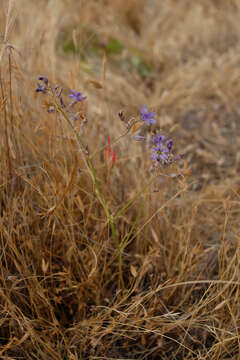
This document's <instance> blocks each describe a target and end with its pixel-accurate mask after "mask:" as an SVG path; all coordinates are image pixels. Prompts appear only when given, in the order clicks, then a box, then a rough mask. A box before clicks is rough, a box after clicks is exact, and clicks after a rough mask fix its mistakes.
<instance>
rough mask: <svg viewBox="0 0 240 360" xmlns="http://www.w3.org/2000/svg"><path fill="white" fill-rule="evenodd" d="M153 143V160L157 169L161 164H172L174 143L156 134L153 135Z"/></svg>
mask: <svg viewBox="0 0 240 360" xmlns="http://www.w3.org/2000/svg"><path fill="white" fill-rule="evenodd" d="M152 142H153V144H154V146H153V147H152V154H151V159H152V160H153V163H154V165H155V167H157V166H158V165H160V164H169V163H171V162H172V159H173V156H172V153H171V150H172V146H173V141H172V140H171V139H168V138H167V137H166V136H164V135H161V134H160V133H156V134H153V137H152Z"/></svg>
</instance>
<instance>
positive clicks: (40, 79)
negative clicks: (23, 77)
mask: <svg viewBox="0 0 240 360" xmlns="http://www.w3.org/2000/svg"><path fill="white" fill-rule="evenodd" d="M38 80H39V81H43V82H44V84H45V85H46V86H48V78H46V76H39V78H38Z"/></svg>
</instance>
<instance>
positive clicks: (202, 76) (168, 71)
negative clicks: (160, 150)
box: [0, 0, 240, 178]
mask: <svg viewBox="0 0 240 360" xmlns="http://www.w3.org/2000/svg"><path fill="white" fill-rule="evenodd" d="M7 3H8V2H7V1H2V2H1V15H0V16H1V19H0V33H1V39H4V41H5V44H6V43H9V44H11V45H12V46H13V54H14V58H15V61H16V69H15V76H16V77H18V79H19V80H20V81H18V88H19V92H20V93H21V96H22V98H23V99H24V102H25V103H26V106H32V94H31V92H32V89H34V86H35V80H36V78H37V76H38V75H39V74H44V75H45V76H47V77H49V78H50V79H51V80H52V81H53V82H54V83H57V84H60V85H61V86H64V88H68V89H70V88H74V89H78V90H81V91H84V92H85V93H86V94H87V95H88V100H89V106H88V114H89V117H90V118H93V117H94V116H95V115H96V116H97V119H98V121H100V122H101V121H102V120H103V119H104V123H103V127H105V126H106V127H109V126H111V131H112V132H116V131H119V122H118V121H117V120H116V114H117V113H118V111H120V110H122V109H125V111H127V112H128V113H129V114H130V115H132V114H135V113H136V111H137V109H138V107H139V105H140V104H144V103H145V104H147V105H148V106H150V107H151V106H152V107H153V108H154V109H155V110H156V111H157V112H158V114H159V115H160V118H161V126H163V127H164V126H165V125H167V126H168V127H169V126H172V125H176V124H177V125H178V126H179V128H181V136H180V137H179V141H180V142H181V143H182V145H183V146H184V147H187V148H186V151H185V153H186V154H187V153H188V152H191V156H193V155H192V154H193V152H194V153H195V155H194V156H195V157H194V159H192V158H191V159H190V160H191V161H192V160H194V165H193V167H196V168H197V167H201V168H202V166H204V162H207V163H208V165H209V164H210V165H211V164H213V163H216V164H217V166H214V169H210V168H211V167H212V166H210V167H206V168H205V170H206V173H205V177H207V178H209V177H212V176H214V177H215V178H217V177H219V176H220V174H219V172H220V173H223V174H224V175H226V171H227V168H229V167H231V168H237V167H239V161H240V160H239V159H240V155H239V154H240V153H239V121H237V120H238V117H239V111H240V107H239V106H240V101H239V97H240V86H239V61H240V55H239V50H240V42H239V40H240V22H239V14H240V4H239V1H237V0H229V1H224V0H223V1H221V0H200V1H197V2H193V1H189V0H182V1H180V2H179V1H176V0H165V1H164V2H160V1H158V0H151V1H147V2H146V1H142V0H129V1H127V2H124V1H121V0H116V1H114V2H113V1H107V0H99V1H92V0H88V1H84V0H82V1H81V0H79V1H71V0H43V1H41V2H34V1H31V2H30V1H28V0H21V2H20V1H14V0H13V1H10V2H9V3H10V6H9V8H8V10H7ZM7 11H8V12H9V14H8V15H9V17H8V23H7V24H6V18H7V17H6V12H7ZM6 25H7V26H6ZM3 47H4V45H3V44H2V51H3V52H2V55H3V54H4V49H3ZM104 57H105V58H104ZM3 58H4V56H3ZM6 59H7V57H5V60H6ZM6 61H7V60H6ZM103 62H104V64H105V65H104V69H105V79H104V84H103V83H102V77H103V73H102V72H103ZM92 81H93V82H92ZM94 81H97V82H100V83H101V84H102V86H103V88H101V89H99V88H98V86H97V84H96V83H94ZM30 99H31V100H30ZM90 103H91V106H90ZM187 144H188V145H187ZM233 152H234V154H235V155H234V156H232V155H231V153H233ZM200 163H201V165H199V164H200ZM218 165H219V168H218V170H217V173H216V168H217V167H218Z"/></svg>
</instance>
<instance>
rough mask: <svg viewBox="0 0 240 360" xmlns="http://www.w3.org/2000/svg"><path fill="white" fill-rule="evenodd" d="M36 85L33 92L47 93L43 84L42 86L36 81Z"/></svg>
mask: <svg viewBox="0 0 240 360" xmlns="http://www.w3.org/2000/svg"><path fill="white" fill-rule="evenodd" d="M37 85H38V87H37V89H36V90H35V92H42V93H43V94H46V93H47V89H46V88H45V86H42V85H41V84H39V83H37Z"/></svg>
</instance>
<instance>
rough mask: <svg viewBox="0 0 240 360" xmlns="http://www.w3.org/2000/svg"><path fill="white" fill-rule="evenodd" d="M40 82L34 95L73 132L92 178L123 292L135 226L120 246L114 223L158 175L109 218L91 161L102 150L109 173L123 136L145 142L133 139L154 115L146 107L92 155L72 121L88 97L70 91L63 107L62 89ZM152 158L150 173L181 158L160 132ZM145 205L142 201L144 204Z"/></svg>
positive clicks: (138, 137) (41, 79) (42, 79)
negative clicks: (125, 261)
mask: <svg viewBox="0 0 240 360" xmlns="http://www.w3.org/2000/svg"><path fill="white" fill-rule="evenodd" d="M38 80H39V82H38V83H37V85H38V87H37V89H36V90H35V91H36V92H37V93H42V94H44V96H49V97H51V103H50V104H51V106H50V107H49V108H48V112H54V111H55V112H57V113H58V114H60V116H61V118H62V119H63V120H65V121H66V122H67V123H68V125H69V127H70V128H71V130H72V132H73V133H74V135H75V138H76V143H77V146H78V148H79V151H80V153H81V155H82V158H83V160H84V163H85V165H86V168H87V170H88V172H89V174H90V176H91V178H92V181H93V184H94V187H95V191H96V195H97V197H98V200H99V201H100V203H101V204H102V206H103V208H104V211H105V214H106V217H107V220H108V222H109V224H110V227H111V233H112V236H113V239H114V242H115V245H116V249H117V252H118V263H119V276H120V282H121V285H122V287H123V288H124V287H125V285H124V280H123V274H122V253H123V250H124V249H125V247H126V246H127V245H128V244H129V242H130V237H131V235H132V233H133V231H134V229H135V226H136V222H134V224H133V225H132V227H131V230H130V231H129V233H128V235H127V236H125V238H124V239H123V240H122V241H121V242H120V240H119V238H118V236H117V232H116V222H117V220H118V218H119V217H120V216H121V215H122V214H123V213H124V212H125V211H126V210H127V209H128V208H129V207H130V206H131V205H132V204H133V203H134V202H135V201H136V200H137V199H138V198H139V197H140V196H141V195H142V194H143V193H144V192H145V191H146V190H147V189H148V188H149V187H150V186H151V185H152V183H153V181H154V180H155V179H156V178H157V177H159V172H156V174H154V176H152V177H151V179H150V181H149V182H148V183H147V184H146V186H145V187H144V188H143V189H141V191H139V192H138V193H137V194H136V195H135V196H134V197H133V198H132V199H131V200H130V201H128V202H127V203H126V205H125V206H123V208H122V209H121V210H120V211H118V212H117V213H116V214H112V213H111V211H110V209H109V206H108V204H107V202H106V200H105V197H104V194H103V191H102V188H101V184H100V182H99V180H98V178H97V174H96V168H95V166H94V158H95V156H96V155H97V154H98V153H99V152H101V151H102V150H105V151H106V161H107V162H108V163H110V169H112V167H113V165H114V163H115V161H116V153H115V151H114V150H112V147H113V146H115V145H116V144H117V143H118V142H119V141H120V140H121V139H122V138H123V137H124V136H126V135H128V134H132V138H133V139H135V140H137V141H145V140H146V136H144V135H142V134H138V135H136V134H135V133H136V131H137V130H138V129H143V130H146V131H147V130H148V129H149V128H150V127H151V125H155V124H156V122H157V121H156V118H155V117H156V113H155V112H153V111H149V110H148V109H147V107H146V105H144V106H141V107H140V117H139V119H135V118H131V119H130V120H129V121H127V123H126V131H125V132H124V133H123V134H122V135H120V136H119V137H118V138H116V139H115V140H113V141H112V144H111V142H110V137H109V136H108V138H107V144H106V145H105V146H104V147H103V148H101V149H97V150H96V151H95V152H93V153H91V152H90V150H89V147H88V144H86V143H85V142H84V140H83V139H82V136H81V131H79V130H78V129H77V128H76V127H75V120H77V118H78V113H77V112H74V111H75V110H74V109H75V105H76V104H77V103H81V102H84V101H86V99H87V96H83V94H82V92H78V91H75V90H72V92H71V94H69V95H68V97H69V98H70V99H71V101H70V102H69V103H68V104H66V103H65V102H64V100H63V97H62V90H63V89H62V88H59V86H55V87H52V86H51V85H50V83H49V80H48V79H47V78H46V77H45V76H40V77H39V78H38ZM118 115H119V118H120V119H121V121H122V122H124V123H125V115H124V112H123V111H121V112H119V114H118ZM86 123H87V119H86V118H85V119H84V121H83V123H82V125H85V124H86ZM151 142H152V145H151V148H150V150H151V154H150V159H151V162H152V166H151V169H153V170H158V169H160V168H161V167H162V166H167V165H170V164H172V163H173V162H176V161H177V160H179V159H180V158H181V156H174V155H173V151H172V150H173V140H172V139H168V138H167V137H166V136H165V135H163V134H161V132H160V131H159V130H157V131H155V132H152V133H151ZM144 202H145V200H144ZM55 208H56V206H53V207H52V208H51V209H50V210H49V211H48V213H52V212H54V210H55ZM142 209H143V206H142V207H141V208H140V209H139V213H138V215H137V219H138V218H139V216H140V214H141V211H142Z"/></svg>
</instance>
